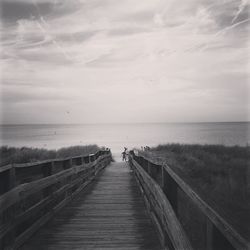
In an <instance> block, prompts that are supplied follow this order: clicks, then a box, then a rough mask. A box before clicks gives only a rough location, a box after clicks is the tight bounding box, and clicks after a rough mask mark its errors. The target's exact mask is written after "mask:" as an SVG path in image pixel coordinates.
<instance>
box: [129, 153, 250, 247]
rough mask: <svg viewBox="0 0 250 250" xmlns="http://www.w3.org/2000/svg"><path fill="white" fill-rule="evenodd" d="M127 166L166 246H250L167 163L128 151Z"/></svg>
mask: <svg viewBox="0 0 250 250" xmlns="http://www.w3.org/2000/svg"><path fill="white" fill-rule="evenodd" d="M130 166H131V167H132V169H133V171H134V173H135V176H136V179H137V181H138V183H139V186H140V188H141V191H142V194H143V196H144V200H145V203H146V206H147V209H148V212H149V214H150V216H151V218H152V220H153V222H154V224H155V225H156V227H157V229H158V232H159V235H160V239H161V242H162V244H163V246H164V247H166V249H178V250H179V249H204V250H205V249H206V250H231V249H232V250H233V249H237V250H243V249H244V250H249V249H250V243H249V242H248V241H247V240H246V239H244V238H243V237H242V236H241V235H240V234H239V233H238V232H237V231H236V230H235V229H234V228H233V227H232V226H231V225H230V224H229V223H228V222H226V221H225V220H224V219H223V218H222V217H221V216H220V215H219V214H218V213H217V212H216V211H214V210H213V209H212V208H211V207H210V206H209V205H208V204H207V203H206V202H205V201H204V200H202V199H201V198H200V197H199V196H198V195H197V193H195V192H194V191H193V190H192V189H191V188H190V186H189V185H187V184H186V183H185V182H184V181H183V180H182V179H181V178H180V177H179V176H178V175H177V174H176V173H175V172H174V171H173V170H172V169H171V168H170V167H169V166H168V165H166V164H164V165H159V163H156V162H154V160H152V159H147V158H146V157H142V156H137V155H135V154H134V152H133V151H131V152H130Z"/></svg>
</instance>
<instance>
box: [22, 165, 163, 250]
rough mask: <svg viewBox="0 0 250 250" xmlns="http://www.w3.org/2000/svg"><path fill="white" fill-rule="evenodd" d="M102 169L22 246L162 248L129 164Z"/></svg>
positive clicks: (29, 247) (149, 249)
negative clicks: (83, 189)
mask: <svg viewBox="0 0 250 250" xmlns="http://www.w3.org/2000/svg"><path fill="white" fill-rule="evenodd" d="M100 168H102V167H101V166H100ZM100 173H101V174H100V175H98V177H97V179H95V181H93V182H92V184H91V185H89V186H88V188H86V189H85V191H84V192H79V195H78V196H77V198H76V199H74V200H73V201H72V202H70V203H69V204H68V205H67V206H66V207H65V208H64V209H63V210H62V211H61V212H60V213H58V214H57V215H56V216H55V217H54V219H53V220H52V221H51V222H49V223H48V224H47V225H46V226H44V227H43V228H41V229H40V230H39V231H38V233H37V234H35V235H34V236H33V237H31V238H30V240H28V241H27V242H26V243H25V244H24V245H23V246H22V247H21V249H25V250H31V249H38V250H45V249H120V248H124V249H128V250H129V249H138V250H139V249H145V250H152V249H155V250H158V249H159V250H160V249H162V247H161V245H160V241H159V240H158V238H157V234H156V232H155V231H154V227H153V225H152V224H151V221H150V219H149V217H147V212H146V208H145V205H144V202H143V198H142V196H141V194H140V190H139V187H138V186H137V185H136V182H135V178H134V176H133V173H132V172H131V171H130V170H129V169H128V168H127V167H126V164H125V163H123V164H117V163H113V164H111V165H110V166H109V167H108V168H105V170H104V171H101V172H100ZM38 242H39V244H37V243H38Z"/></svg>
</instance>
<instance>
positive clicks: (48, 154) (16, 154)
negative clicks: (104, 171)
mask: <svg viewBox="0 0 250 250" xmlns="http://www.w3.org/2000/svg"><path fill="white" fill-rule="evenodd" d="M100 149H101V148H100V147H98V146H97V145H86V146H72V147H64V148H60V149H58V150H49V149H43V148H29V147H22V148H16V147H8V146H2V147H0V166H3V165H7V164H10V163H28V162H36V161H42V160H49V159H56V158H66V157H73V156H79V155H87V154H91V153H95V152H96V151H98V150H100Z"/></svg>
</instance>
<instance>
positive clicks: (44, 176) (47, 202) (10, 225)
mask: <svg viewBox="0 0 250 250" xmlns="http://www.w3.org/2000/svg"><path fill="white" fill-rule="evenodd" d="M100 152H101V153H100ZM85 157H89V159H88V160H89V161H88V162H87V163H86V162H85V161H84V160H83V158H85ZM111 158H112V157H111V152H110V150H105V151H98V152H97V153H96V154H94V155H88V156H80V157H73V158H66V159H62V160H60V161H42V162H39V163H38V164H36V163H35V164H34V165H27V164H26V165H25V166H24V165H21V166H20V165H18V166H14V167H12V168H10V169H9V171H4V172H1V173H0V178H1V179H2V180H6V185H7V190H6V187H5V189H4V192H2V194H0V249H17V248H18V247H19V246H20V245H22V244H23V243H24V242H25V241H26V240H27V238H29V237H30V236H31V235H32V234H33V233H34V232H35V231H36V230H38V229H39V228H40V227H41V226H42V225H43V224H45V223H46V222H47V221H48V220H49V219H51V218H52V217H53V215H54V213H55V212H57V211H59V210H60V209H61V208H62V207H64V206H65V205H66V204H67V203H68V202H69V201H70V200H71V199H72V198H73V197H75V195H77V194H78V193H79V192H80V191H81V190H82V189H83V188H85V187H86V186H87V185H88V184H89V183H90V182H91V181H92V180H94V178H95V177H96V175H97V174H98V173H99V172H100V171H101V170H102V169H103V168H105V167H106V166H107V165H108V164H109V163H110V162H111ZM56 162H57V163H56ZM58 163H59V165H58V166H57V164H58ZM32 166H34V167H32ZM36 166H40V168H36ZM34 171H35V172H34ZM27 176H28V177H29V178H30V176H31V179H29V178H28V179H27V180H28V181H25V180H26V179H25V178H26V177H27ZM20 181H21V182H20ZM18 182H19V184H18ZM0 185H1V182H0ZM2 187H4V186H2Z"/></svg>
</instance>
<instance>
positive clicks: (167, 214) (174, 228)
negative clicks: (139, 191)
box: [132, 159, 192, 250]
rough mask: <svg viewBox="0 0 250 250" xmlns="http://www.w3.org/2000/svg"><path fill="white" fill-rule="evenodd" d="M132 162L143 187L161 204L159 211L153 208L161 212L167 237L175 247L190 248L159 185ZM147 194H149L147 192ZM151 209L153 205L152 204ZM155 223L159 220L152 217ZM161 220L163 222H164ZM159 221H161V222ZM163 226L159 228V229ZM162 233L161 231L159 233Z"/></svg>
mask: <svg viewBox="0 0 250 250" xmlns="http://www.w3.org/2000/svg"><path fill="white" fill-rule="evenodd" d="M132 164H133V166H134V168H135V171H137V173H138V175H140V178H141V179H142V180H143V182H144V185H143V187H146V188H148V191H147V192H150V193H151V194H152V195H153V197H154V199H155V200H157V201H158V204H160V205H161V212H160V211H158V209H156V210H154V211H155V212H156V213H160V214H159V215H158V216H159V217H161V216H162V214H163V218H164V221H165V223H164V227H165V228H164V229H165V231H166V232H167V233H168V235H169V238H170V239H171V242H172V244H173V246H174V247H175V249H190V250H191V249H192V246H191V244H190V242H189V240H188V238H187V236H186V233H185V232H184V230H183V228H182V226H181V225H180V222H179V221H178V219H177V218H176V215H175V213H174V211H173V209H172V207H171V205H170V203H169V201H168V200H167V198H166V196H165V195H164V193H163V191H162V189H161V187H160V186H159V185H158V184H157V183H156V182H155V181H154V180H153V179H152V178H151V177H150V176H149V175H148V174H147V173H146V172H145V171H144V169H143V168H142V167H141V166H140V165H139V164H138V163H137V162H136V161H135V160H133V159H132ZM144 190H145V188H144ZM148 195H149V194H148ZM148 200H149V202H151V199H150V198H148ZM152 209H153V206H152ZM154 221H155V223H156V224H157V227H159V226H158V224H159V222H158V221H156V219H155V218H154ZM164 221H163V222H164ZM163 222H161V223H163ZM162 230H163V228H161V231H162ZM161 234H163V233H161Z"/></svg>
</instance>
